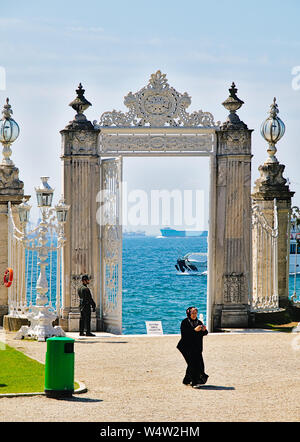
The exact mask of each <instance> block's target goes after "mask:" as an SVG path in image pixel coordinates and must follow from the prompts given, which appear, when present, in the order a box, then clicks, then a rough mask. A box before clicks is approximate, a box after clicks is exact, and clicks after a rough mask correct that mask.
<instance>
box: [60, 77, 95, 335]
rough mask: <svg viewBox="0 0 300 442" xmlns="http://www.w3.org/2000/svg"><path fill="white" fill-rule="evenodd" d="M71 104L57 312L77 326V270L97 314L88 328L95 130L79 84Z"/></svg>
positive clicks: (69, 326) (68, 325)
mask: <svg viewBox="0 0 300 442" xmlns="http://www.w3.org/2000/svg"><path fill="white" fill-rule="evenodd" d="M76 92H77V97H76V98H75V100H74V101H72V103H70V106H71V107H72V108H73V109H75V110H76V111H77V114H76V115H75V118H74V120H73V121H71V122H70V124H68V125H67V126H66V128H65V129H63V130H62V131H61V132H60V133H61V135H62V155H61V159H62V189H63V190H62V191H63V196H64V198H65V201H66V204H69V205H70V206H71V207H70V210H69V213H68V218H67V222H66V226H65V237H66V244H65V246H64V249H63V259H62V275H63V276H62V293H63V296H62V298H63V299H62V318H61V319H60V325H61V326H62V327H63V328H64V330H66V331H78V330H79V317H80V313H79V297H78V295H77V289H78V286H79V285H80V284H81V276H82V275H83V274H88V275H89V276H90V278H91V284H90V286H89V287H90V289H91V292H92V295H93V298H94V300H95V302H96V304H97V313H96V314H97V317H98V320H97V319H96V314H92V330H96V328H97V322H98V327H99V322H100V321H99V306H100V247H99V225H98V223H97V220H96V209H97V208H96V196H97V193H98V192H99V190H100V158H99V155H98V135H99V130H98V129H95V128H94V126H93V125H92V123H91V122H90V121H88V120H87V119H86V117H85V115H84V114H83V111H84V110H85V109H87V108H88V107H89V106H90V105H91V104H90V103H89V102H88V101H87V100H86V99H85V98H84V95H83V94H84V89H82V86H81V84H80V85H79V87H78V89H77V91H76Z"/></svg>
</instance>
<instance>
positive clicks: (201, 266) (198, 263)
mask: <svg viewBox="0 0 300 442" xmlns="http://www.w3.org/2000/svg"><path fill="white" fill-rule="evenodd" d="M175 268H176V270H177V272H178V274H180V275H182V274H184V275H207V253H197V252H191V253H187V254H186V255H184V256H183V257H179V258H178V259H177V264H175Z"/></svg>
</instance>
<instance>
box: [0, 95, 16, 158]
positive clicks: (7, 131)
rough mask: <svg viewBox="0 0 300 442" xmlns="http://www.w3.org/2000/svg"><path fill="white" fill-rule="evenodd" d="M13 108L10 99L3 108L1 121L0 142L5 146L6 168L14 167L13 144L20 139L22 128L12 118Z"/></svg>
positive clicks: (3, 152)
mask: <svg viewBox="0 0 300 442" xmlns="http://www.w3.org/2000/svg"><path fill="white" fill-rule="evenodd" d="M12 113H13V111H12V108H11V105H10V104H9V99H8V98H7V99H6V104H5V105H4V107H3V110H2V115H3V117H2V119H1V120H0V142H1V143H2V145H3V150H2V154H3V159H2V164H4V165H6V166H13V165H14V163H13V162H12V160H11V159H10V156H11V154H12V151H11V148H10V146H11V144H12V143H13V142H14V141H15V140H16V139H17V138H18V136H19V133H20V128H19V126H18V124H17V123H16V122H15V120H14V119H13V118H11V116H12Z"/></svg>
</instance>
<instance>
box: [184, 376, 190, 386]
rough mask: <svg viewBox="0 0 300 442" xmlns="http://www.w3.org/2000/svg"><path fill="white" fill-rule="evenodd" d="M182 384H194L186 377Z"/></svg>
mask: <svg viewBox="0 0 300 442" xmlns="http://www.w3.org/2000/svg"><path fill="white" fill-rule="evenodd" d="M182 383H183V384H184V385H190V384H191V383H192V381H191V380H190V379H189V378H187V377H185V378H184V379H183V381H182Z"/></svg>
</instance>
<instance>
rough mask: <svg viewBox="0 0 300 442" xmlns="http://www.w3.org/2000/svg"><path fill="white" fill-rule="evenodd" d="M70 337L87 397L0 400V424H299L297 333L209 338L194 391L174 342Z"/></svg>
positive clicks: (28, 349)
mask: <svg viewBox="0 0 300 442" xmlns="http://www.w3.org/2000/svg"><path fill="white" fill-rule="evenodd" d="M69 336H72V337H73V336H76V342H75V379H76V380H79V381H82V382H84V384H85V385H86V387H87V389H88V391H87V393H84V394H80V395H74V396H73V397H72V398H69V399H60V400H57V399H49V398H47V397H45V396H33V397H14V398H0V421H2V422H9V421H11V422H12V421H13V422H19V421H30V422H36V421H39V422H41V421H44V422H53V421H56V422H62V421H64V422H66V421H67V422H76V421H79V422H85V421H86V422H88V421H91V422H201V421H218V422H224V421H231V422H237V421H244V422H255V421H264V422H267V421H269V422H276V421H299V420H300V402H299V397H300V378H299V374H300V334H299V333H298V334H296V333H292V334H288V333H275V332H269V333H223V334H221V333H220V334H209V335H208V336H206V337H205V338H204V361H205V367H206V372H207V373H208V374H209V379H208V382H207V384H206V385H205V386H203V387H201V388H200V389H193V388H192V387H190V386H185V385H183V384H182V378H183V375H184V372H185V368H186V365H185V361H184V359H183V357H182V356H181V354H180V353H179V351H178V350H177V349H176V345H177V342H178V340H179V336H177V335H169V336H157V337H150V336H122V337H116V336H115V337H112V336H110V335H105V334H99V336H97V337H95V338H79V336H78V334H74V335H72V334H70V335H69ZM13 337H14V334H13V333H8V334H6V336H5V338H6V343H7V344H8V345H11V346H13V347H15V348H17V349H19V350H22V351H23V352H24V353H26V354H27V355H29V356H31V357H33V358H35V359H38V360H39V361H41V362H44V360H45V352H46V343H45V342H36V341H24V340H23V341H16V340H13ZM0 353H1V352H0ZM0 357H1V354H0Z"/></svg>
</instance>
